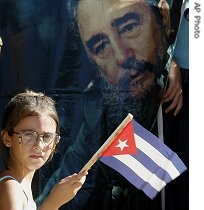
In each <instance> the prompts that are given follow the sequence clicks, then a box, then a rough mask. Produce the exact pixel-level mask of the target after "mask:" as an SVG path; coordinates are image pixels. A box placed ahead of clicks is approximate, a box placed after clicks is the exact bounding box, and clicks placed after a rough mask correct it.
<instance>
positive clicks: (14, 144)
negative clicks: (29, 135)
mask: <svg viewBox="0 0 204 210" xmlns="http://www.w3.org/2000/svg"><path fill="white" fill-rule="evenodd" d="M26 130H29V131H36V132H37V134H38V135H44V134H45V133H56V122H55V121H54V120H53V119H52V118H51V117H48V116H43V115H41V116H28V117H25V118H23V119H22V120H21V121H20V123H19V124H18V125H17V126H16V127H15V128H14V132H17V133H22V132H23V131H26ZM7 138H8V140H5V138H4V143H5V145H6V146H8V145H9V147H10V163H9V164H10V165H9V166H11V167H12V166H14V167H15V168H17V169H19V170H22V169H23V171H24V172H26V171H31V170H36V169H38V168H40V167H41V166H43V165H44V163H45V162H46V161H47V160H48V158H49V156H50V154H51V153H52V151H53V149H54V144H55V142H54V141H53V142H52V143H50V144H49V145H45V144H44V143H43V141H42V140H43V137H40V138H38V140H37V141H36V142H35V143H33V144H26V143H23V142H22V141H20V142H19V135H18V134H16V133H13V134H12V135H11V136H7ZM8 141H9V142H10V144H8ZM6 142H7V144H6Z"/></svg>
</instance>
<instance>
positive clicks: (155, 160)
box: [99, 119, 187, 199]
mask: <svg viewBox="0 0 204 210" xmlns="http://www.w3.org/2000/svg"><path fill="white" fill-rule="evenodd" d="M99 159H100V161H102V162H103V163H104V164H106V165H108V166H110V167H111V168H113V169H115V170H116V171H118V172H119V173H120V174H121V175H123V176H124V177H125V178H126V179H127V180H128V181H129V182H131V183H132V184H133V185H134V186H135V187H136V188H138V189H140V190H143V192H144V193H145V194H146V195H147V196H148V197H150V198H151V199H153V198H154V197H155V196H156V195H157V194H158V193H159V192H160V191H161V190H162V189H163V188H164V186H165V185H166V184H167V183H169V182H171V181H172V180H174V179H175V178H176V177H178V176H179V175H180V174H181V173H183V172H184V171H185V170H186V169H187V168H186V166H185V165H184V163H183V162H182V160H181V159H180V158H179V157H178V155H177V154H176V153H175V152H174V151H172V150H171V149H170V148H169V147H167V146H166V145H165V144H164V143H163V142H162V141H161V140H160V139H159V138H158V137H156V136H155V135H153V134H152V133H151V132H149V131H148V130H146V129H145V128H144V127H142V126H141V125H140V124H139V123H137V122H136V121H135V120H134V119H132V120H131V121H130V122H129V123H128V124H127V126H126V127H125V128H124V129H123V130H122V131H121V132H120V133H119V134H118V135H117V136H116V138H115V139H114V141H113V142H112V143H111V144H110V146H109V147H108V148H107V149H106V150H105V151H104V152H103V153H102V155H101V156H100V158H99Z"/></svg>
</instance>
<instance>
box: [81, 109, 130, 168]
mask: <svg viewBox="0 0 204 210" xmlns="http://www.w3.org/2000/svg"><path fill="white" fill-rule="evenodd" d="M132 118H133V115H132V114H130V113H128V115H127V117H126V118H125V119H124V120H123V121H122V122H121V123H120V125H119V126H118V127H117V128H116V129H115V131H114V132H113V133H112V134H111V135H110V137H109V138H108V139H107V140H106V141H105V142H104V144H103V145H102V146H101V147H100V148H99V149H98V151H97V152H96V153H95V154H94V155H93V156H92V157H91V159H90V160H89V161H88V162H87V163H86V165H85V166H84V167H83V168H82V169H81V171H88V170H89V169H90V168H91V167H92V165H93V164H94V163H95V162H96V161H97V160H98V159H99V158H100V156H101V154H102V153H103V152H104V151H105V150H106V149H107V148H108V147H109V146H110V144H111V143H112V142H113V141H114V139H115V138H116V136H117V135H118V134H119V133H120V132H121V131H122V130H123V129H124V128H125V127H126V126H127V124H128V123H129V122H130V121H131V120H132Z"/></svg>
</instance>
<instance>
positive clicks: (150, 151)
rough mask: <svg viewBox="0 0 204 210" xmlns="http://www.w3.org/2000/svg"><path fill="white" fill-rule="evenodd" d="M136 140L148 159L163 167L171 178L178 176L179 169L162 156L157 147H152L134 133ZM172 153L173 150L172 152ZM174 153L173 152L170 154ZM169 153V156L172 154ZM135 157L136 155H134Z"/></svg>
mask: <svg viewBox="0 0 204 210" xmlns="http://www.w3.org/2000/svg"><path fill="white" fill-rule="evenodd" d="M135 137H136V139H137V140H136V141H137V147H138V148H139V149H140V150H141V151H142V152H144V153H145V154H146V155H147V156H148V157H149V158H150V159H153V160H154V162H155V163H156V164H157V165H158V166H160V167H161V168H163V169H166V171H168V172H169V175H170V176H171V178H172V179H174V178H175V177H177V176H179V174H180V173H179V171H178V170H177V169H176V168H175V166H174V165H173V164H172V162H171V161H170V160H169V159H167V158H166V157H164V156H163V155H162V154H161V153H160V152H159V151H158V150H157V149H155V148H154V147H152V145H151V144H149V143H148V142H146V141H145V140H144V139H141V137H140V136H137V135H135ZM172 153H173V152H172ZM172 155H174V154H172ZM172 155H170V157H171V156H172ZM136 157H137V156H136ZM167 168H168V170H167Z"/></svg>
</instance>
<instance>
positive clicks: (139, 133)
mask: <svg viewBox="0 0 204 210" xmlns="http://www.w3.org/2000/svg"><path fill="white" fill-rule="evenodd" d="M133 127H134V131H135V138H136V139H135V141H136V146H137V147H138V148H139V149H141V150H142V151H143V152H144V153H145V154H147V155H148V156H149V157H150V158H152V159H153V160H155V161H156V163H157V164H158V165H160V166H161V167H162V168H164V169H166V170H168V171H169V173H170V176H171V177H172V179H174V178H176V177H177V176H179V175H180V174H181V173H183V172H184V171H185V170H186V166H185V165H184V163H183V162H182V161H181V160H180V158H179V157H178V155H177V154H176V153H175V152H173V151H172V150H171V149H170V148H169V147H167V146H166V145H165V144H164V143H163V142H162V141H161V140H160V139H159V138H158V137H156V136H155V135H153V134H152V133H151V132H149V131H148V130H146V129H145V128H143V127H142V126H141V125H140V124H138V123H137V122H136V121H134V120H133ZM147 143H148V144H147ZM162 156H163V157H162ZM164 157H165V159H166V160H169V165H166V164H167V162H166V161H165V159H164ZM160 158H162V159H160ZM178 160H179V161H178ZM171 162H172V163H171ZM171 169H173V171H172V170H171Z"/></svg>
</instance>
